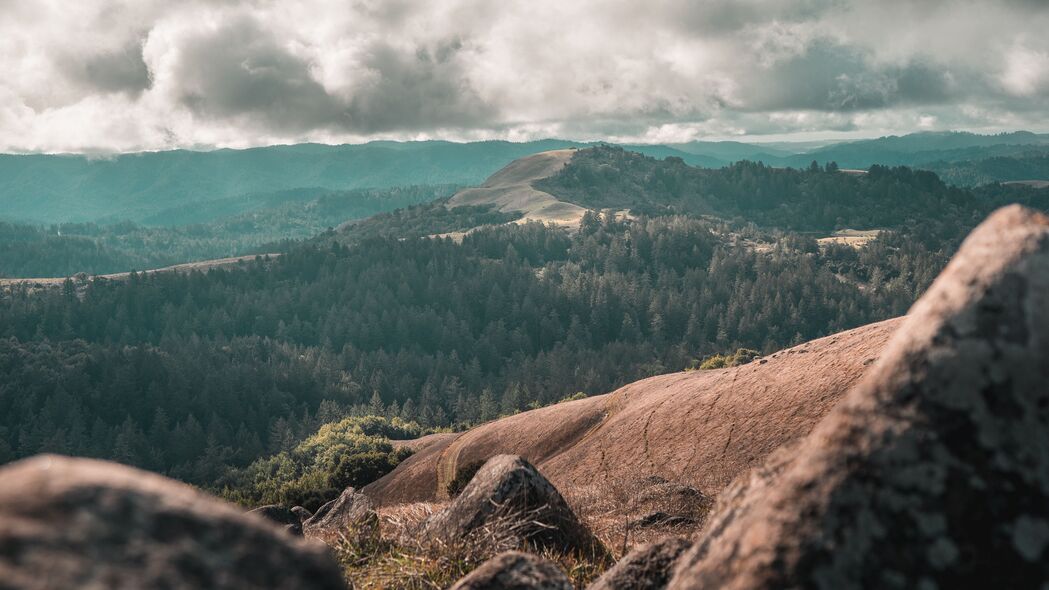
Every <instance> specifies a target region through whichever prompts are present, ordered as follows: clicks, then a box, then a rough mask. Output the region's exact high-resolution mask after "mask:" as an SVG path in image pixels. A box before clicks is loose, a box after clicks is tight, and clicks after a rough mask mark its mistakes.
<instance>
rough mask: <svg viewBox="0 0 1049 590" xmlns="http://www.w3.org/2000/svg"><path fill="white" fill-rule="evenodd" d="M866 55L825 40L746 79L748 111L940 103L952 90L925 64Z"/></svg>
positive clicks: (948, 80) (944, 76)
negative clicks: (900, 63) (885, 60)
mask: <svg viewBox="0 0 1049 590" xmlns="http://www.w3.org/2000/svg"><path fill="white" fill-rule="evenodd" d="M870 61H871V58H870V56H869V55H867V54H866V52H864V51H862V50H859V49H857V48H854V47H849V46H846V45H840V44H837V43H834V42H831V41H828V40H820V41H816V42H813V43H812V44H811V45H809V46H808V48H807V49H806V50H805V51H804V52H803V53H802V54H801V55H797V56H794V57H790V58H787V59H784V60H782V61H779V62H776V63H774V64H772V65H769V66H767V67H765V68H763V71H762V72H761V73H759V74H758V75H754V76H751V77H750V78H749V79H747V80H746V85H745V86H744V88H743V93H744V94H745V95H746V96H747V97H748V100H747V103H746V108H747V109H748V110H752V111H768V110H784V109H801V110H816V111H842V112H849V111H858V110H868V109H881V108H888V107H892V106H896V105H924V104H940V103H943V102H945V101H948V100H949V99H950V97H951V96H952V95H953V94H954V92H955V90H956V84H955V83H954V81H953V80H952V77H951V74H950V73H949V72H948V71H947V70H945V69H943V68H937V67H933V66H931V65H929V64H926V63H921V62H915V63H908V64H906V65H903V66H897V65H877V64H872V63H870Z"/></svg>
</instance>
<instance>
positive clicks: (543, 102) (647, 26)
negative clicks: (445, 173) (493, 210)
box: [0, 0, 1049, 153]
mask: <svg viewBox="0 0 1049 590" xmlns="http://www.w3.org/2000/svg"><path fill="white" fill-rule="evenodd" d="M1047 31H1049V0H956V1H950V0H878V1H874V0H735V1H730V0H692V1H688V0H645V1H643V2H642V1H637V0H629V1H613V0H520V1H519V0H487V1H479V0H418V1H407V0H358V1H353V0H342V1H335V0H180V1H178V2H172V1H170V0H162V1H158V0H76V1H69V0H0V151H5V152H88V153H90V152H122V151H139V150H157V149H172V148H194V149H201V148H211V147H248V146H258V145H269V144H275V143H296V142H304V141H315V142H322V143H359V142H364V141H369V140H373V139H397V140H421V139H447V140H454V141H469V140H479V139H506V140H512V141H524V140H531V139H539V138H547V137H557V138H564V139H579V140H607V141H620V142H646V143H676V142H685V141H692V140H704V139H731V138H734V139H741V140H747V141H765V140H784V139H798V140H810V139H821V138H838V137H840V138H848V137H873V136H879V135H886V134H894V133H895V134H899V133H910V132H915V131H925V130H929V131H932V130H957V129H964V130H971V131H977V132H997V131H1005V130H1017V129H1028V130H1033V131H1049V33H1047Z"/></svg>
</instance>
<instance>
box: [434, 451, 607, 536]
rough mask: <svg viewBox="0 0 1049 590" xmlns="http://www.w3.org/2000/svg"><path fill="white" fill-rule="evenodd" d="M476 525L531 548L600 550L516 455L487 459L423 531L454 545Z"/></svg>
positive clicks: (561, 500) (549, 487)
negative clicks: (520, 541) (518, 540)
mask: <svg viewBox="0 0 1049 590" xmlns="http://www.w3.org/2000/svg"><path fill="white" fill-rule="evenodd" d="M481 530H483V531H485V533H486V534H490V535H494V536H503V535H511V536H514V537H518V538H520V539H521V540H524V541H527V542H528V543H530V544H531V545H533V546H535V547H542V548H548V549H554V550H559V551H579V552H583V553H587V554H603V553H604V550H603V548H602V547H601V544H600V542H599V541H598V540H597V539H596V538H595V537H594V536H593V535H592V534H591V533H590V531H589V530H587V528H586V527H584V526H583V525H582V523H580V522H579V519H578V518H577V517H576V515H575V513H573V512H572V509H571V508H569V506H568V504H567V503H566V502H565V500H564V498H562V497H561V494H560V493H559V492H558V491H557V489H556V488H554V486H553V485H552V484H551V483H550V482H549V481H547V480H546V478H545V477H543V476H542V474H540V473H539V471H538V470H536V468H535V467H534V466H532V464H531V463H529V462H528V461H526V460H524V459H522V458H521V457H518V456H516V455H497V456H495V457H492V458H491V459H489V460H488V461H487V462H486V463H485V464H484V466H483V467H481V469H480V470H478V472H477V474H476V475H475V476H474V478H473V479H472V480H471V481H470V483H469V484H468V485H467V486H466V488H465V489H464V490H463V491H462V493H461V494H460V495H459V497H457V498H456V499H455V501H453V502H452V503H451V505H449V506H448V508H446V509H445V510H443V511H441V512H438V513H436V514H434V515H433V516H431V517H430V519H429V520H428V521H427V522H426V525H425V527H424V534H425V535H426V536H427V537H428V538H430V539H433V540H438V541H440V542H443V543H449V544H454V543H456V542H460V541H462V540H465V539H466V538H467V537H468V536H469V535H470V534H471V533H474V532H475V531H481Z"/></svg>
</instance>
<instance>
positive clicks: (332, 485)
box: [220, 416, 425, 510]
mask: <svg viewBox="0 0 1049 590" xmlns="http://www.w3.org/2000/svg"><path fill="white" fill-rule="evenodd" d="M424 433H425V431H424V430H423V428H422V427H420V426H419V425H418V424H416V423H414V422H405V421H404V420H401V419H400V418H393V419H388V418H384V417H380V416H364V417H352V418H346V419H344V420H340V421H338V422H331V423H329V424H325V425H323V426H321V427H320V428H319V429H317V432H316V433H314V434H313V435H312V436H310V437H309V438H307V439H306V440H304V441H302V442H301V443H299V444H298V445H296V446H295V448H293V449H292V450H291V451H288V452H282V453H278V454H276V455H272V456H270V457H266V458H263V459H258V460H256V461H255V462H253V463H252V464H251V465H249V466H247V467H245V468H243V469H234V470H230V471H229V472H228V473H227V474H226V476H225V477H224V478H223V480H222V482H221V483H222V484H224V487H223V489H222V491H221V492H220V493H221V495H222V496H223V497H225V498H226V499H228V500H231V501H234V502H238V503H240V504H246V505H259V504H280V505H282V506H288V507H291V506H304V507H306V508H308V509H310V510H316V509H317V508H319V507H320V506H321V505H323V504H324V503H325V502H327V501H329V500H333V499H335V498H337V497H338V496H339V494H341V493H342V491H343V490H344V489H346V488H347V487H350V486H353V487H362V486H365V485H367V484H369V483H371V482H373V481H375V480H376V479H379V478H380V477H382V476H383V475H386V474H387V473H389V472H390V471H392V470H393V469H394V468H395V467H397V465H398V464H399V463H400V462H401V461H403V460H404V459H406V458H407V457H408V456H409V455H411V451H410V450H408V449H405V448H400V449H395V448H394V447H393V445H392V444H391V443H390V438H412V437H418V436H421V435H422V434H424Z"/></svg>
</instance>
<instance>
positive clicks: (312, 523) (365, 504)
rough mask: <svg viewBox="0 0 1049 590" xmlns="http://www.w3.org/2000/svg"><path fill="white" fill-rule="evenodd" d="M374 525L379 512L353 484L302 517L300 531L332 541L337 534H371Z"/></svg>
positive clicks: (311, 536) (312, 536) (376, 527)
mask: <svg viewBox="0 0 1049 590" xmlns="http://www.w3.org/2000/svg"><path fill="white" fill-rule="evenodd" d="M378 526H379V516H378V515H377V514H376V512H375V508H374V507H373V505H372V502H371V500H369V499H368V497H367V496H365V495H364V494H362V493H360V492H358V491H357V490H355V489H354V488H346V489H345V490H344V491H343V492H342V494H340V495H339V497H338V498H337V499H335V500H332V501H330V502H328V503H327V504H324V505H323V506H321V507H320V508H318V509H317V512H316V513H314V514H313V515H312V516H310V517H309V518H308V519H306V520H305V521H303V523H302V531H303V534H304V535H305V536H306V537H310V538H317V539H320V540H323V541H328V542H334V541H335V540H338V539H339V537H340V535H351V534H352V535H354V536H360V535H371V534H373V533H375V532H376V531H377V530H378Z"/></svg>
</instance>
